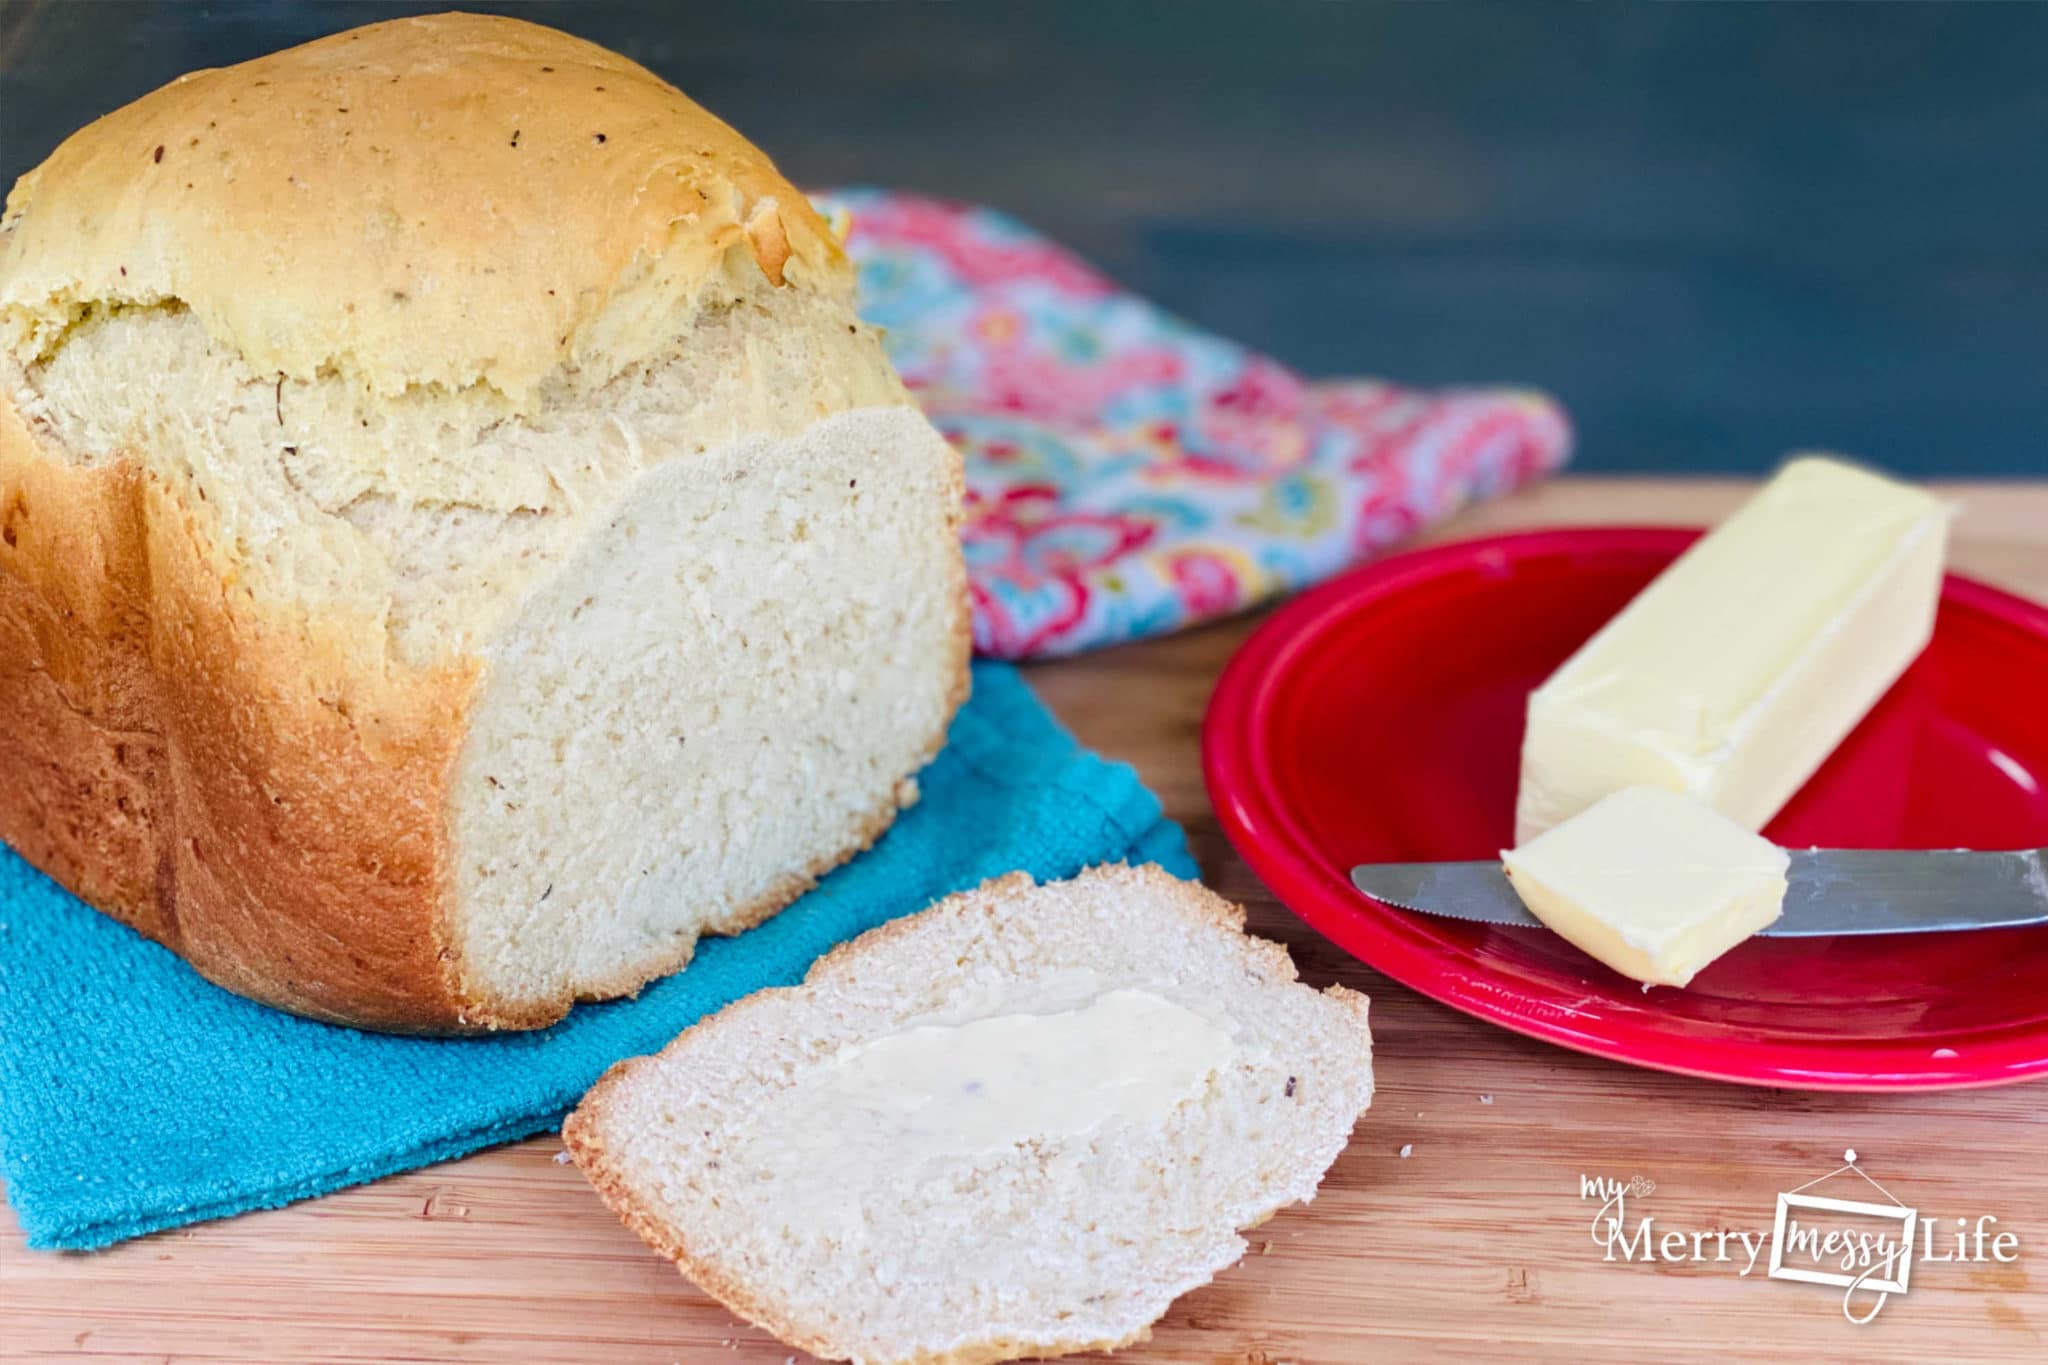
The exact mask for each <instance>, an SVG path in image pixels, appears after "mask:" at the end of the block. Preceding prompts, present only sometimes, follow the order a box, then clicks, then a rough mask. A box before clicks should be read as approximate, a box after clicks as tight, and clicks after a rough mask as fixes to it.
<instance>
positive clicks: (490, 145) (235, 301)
mask: <svg viewBox="0 0 2048 1365" xmlns="http://www.w3.org/2000/svg"><path fill="white" fill-rule="evenodd" d="M395 149H402V151H400V150H395ZM422 149H427V150H430V151H431V152H433V153H434V154H432V155H421V154H419V153H420V151H421V150H422ZM337 204H347V205H350V206H352V210H353V211H351V212H348V213H337V212H335V205H337ZM5 221H6V224H7V226H8V228H9V229H10V232H9V235H8V239H7V240H6V242H5V244H4V245H0V324H4V334H5V336H6V340H7V343H8V345H9V347H10V348H11V349H12V350H14V351H15V353H16V354H17V356H19V357H21V358H22V359H23V360H28V359H32V358H34V357H36V356H39V355H45V354H48V353H49V351H50V350H52V349H53V348H54V347H55V346H57V345H58V344H60V343H61V341H62V339H63V337H64V335H65V333H66V330H67V329H68V328H69V327H70V326H71V325H72V324H73V323H75V322H77V321H78V320H79V319H80V318H81V317H83V316H84V315H85V314H86V312H87V311H88V310H89V309H92V308H102V309H103V308H106V307H109V306H117V305H149V306H157V305H162V304H164V303H166V302H168V301H171V300H177V301H180V302H182V303H183V304H184V305H185V306H187V307H189V308H190V309H191V310H192V311H193V313H194V314H195V315H197V316H198V318H199V320H200V321H201V322H202V323H203V324H204V325H205V327H206V330H207V332H208V334H209V335H210V336H212V337H214V338H215V339H216V340H221V341H225V342H227V343H229V344H231V345H233V346H234V347H235V348H236V349H237V350H239V351H240V352H241V353H242V354H243V355H244V356H246V357H247V358H248V360H249V362H250V367H251V369H252V370H254V371H255V372H257V373H270V372H276V373H279V374H282V375H284V376H286V377H288V378H292V379H311V378H313V377H314V376H315V375H316V374H317V373H319V372H320V371H321V370H322V369H323V368H331V369H333V370H336V371H339V372H340V373H342V374H344V375H350V376H354V377H356V378H359V379H360V380H362V381H363V382H364V383H365V384H367V385H368V386H369V387H370V388H371V389H372V390H374V391H375V392H378V393H383V394H395V393H399V392H401V391H403V390H404V389H406V388H407V387H408V386H414V385H422V386H441V387H451V388H460V387H464V386H467V385H470V384H476V383H482V384H487V385H489V386H491V387H492V388H494V389H496V390H498V391H500V392H502V393H503V394H505V395H506V396H507V397H508V398H510V399H511V400H512V401H513V403H514V404H515V405H516V406H517V407H518V408H519V409H521V410H530V409H531V407H532V406H533V404H534V403H535V402H536V401H537V397H538V390H539V387H540V385H541V382H542V381H543V380H544V379H546V378H547V377H548V376H549V375H551V374H553V373H555V372H556V371H557V370H559V369H561V368H562V367H563V366H564V365H569V366H573V367H575V368H576V369H578V370H579V371H581V372H582V374H583V375H584V376H585V377H586V378H588V379H592V380H594V381H601V380H602V379H604V378H608V377H609V376H611V375H613V374H616V373H618V372H619V371H620V370H622V369H625V368H627V367H629V366H631V365H633V364H634V363H636V362H638V361H641V360H644V359H646V358H647V357H648V356H649V355H650V354H651V353H652V352H653V351H654V350H655V349H656V348H658V347H659V346H662V345H664V344H666V343H668V342H669V341H670V340H672V339H673V338H674V336H675V335H676V333H677V332H678V330H680V327H681V324H682V323H684V322H686V320H687V319H688V317H689V316H690V314H691V313H692V312H694V311H695V306H696V300H697V295H698V293H699V291H700V289H701V287H702V286H703V284H704V283H705V281H706V280H707V279H709V278H710V277H711V275H712V274H713V273H714V272H715V271H716V270H717V268H718V266H719V263H720V261H721V260H722V258H723V257H724V256H725V254H726V252H727V250H728V249H729V248H731V247H733V246H735V245H738V244H740V243H745V244H746V245H747V247H748V249H750V250H751V251H752V253H753V254H754V256H755V258H756V260H757V261H758V263H759V264H760V267H761V269H762V272H763V273H764V274H765V275H766V276H767V277H768V278H769V280H770V281H771V282H773V283H775V284H781V283H783V282H784V280H785V278H786V279H788V280H789V281H790V282H791V283H792V284H794V285H796V286H798V287H801V288H810V289H815V290H821V291H830V292H838V293H844V292H846V291H848V290H850V289H851V287H852V282H851V270H850V268H849V267H848V265H847V264H846V260H845V257H844V255H843V254H842V253H841V251H840V250H839V246H838V243H837V242H836V241H835V239H834V238H833V236H832V233H831V231H830V230H829V229H828V228H827V227H826V226H825V224H824V222H823V220H822V219H820V218H819V216H818V214H817V212H816V211H815V210H814V209H812V207H811V206H810V203H809V201H808V200H806V199H805V198H804V196H803V195H802V194H800V193H798V192H797V191H796V190H795V189H794V188H792V187H791V186H790V184H789V182H788V181H786V180H784V179H783V178H782V176H781V174H780V173H778V172H777V171H776V169H775V167H774V166H773V165H772V164H771V163H770V162H769V161H768V159H767V157H765V156H763V155H762V154H761V153H760V151H758V150H757V149H756V148H754V147H753V146H752V145H751V144H749V143H748V142H746V141H745V140H744V139H743V138H741V137H740V136H739V134H737V133H735V132H734V131H733V130H732V129H731V128H729V127H727V126H726V125H725V124H724V123H721V122H720V121H719V120H718V119H716V118H714V117H713V116H712V115H710V114H709V113H707V112H705V111H704V110H703V109H702V108H700V107H699V106H698V105H696V104H695V103H693V102H692V101H690V100H689V99H688V98H687V97H686V96H684V95H683V94H682V93H681V92H680V91H678V90H676V89H675V88H674V87H673V86H670V85H668V84H667V83H666V82H664V81H662V80H661V79H660V78H659V77H657V76H655V75H654V74H653V73H651V72H649V71H647V70H646V69H644V68H642V67H640V66H637V65H635V64H634V63H632V62H630V61H627V60H626V59H625V58H624V57H621V56H619V55H617V54H616V53H613V52H608V51H606V50H605V49H603V48H601V47H598V46H596V45H594V44H591V43H586V42H584V41H582V40H581V39H577V38H572V37H569V36H568V35H567V34H563V33H558V32H555V31H554V30H552V29H546V28H542V27H539V26H538V25H535V24H528V23H524V22H521V21H519V20H516V19H503V18H494V17H489V16H484V15H471V14H438V15H429V16H423V17H417V18H406V19H393V20H390V21H388V22H385V23H381V24H372V25H369V26H368V27H366V28H359V29H353V30H351V31H349V32H346V33H339V34H335V35H334V36H332V37H329V38H323V39H321V40H320V41H318V42H314V43H308V44H306V45H305V46H303V47H296V48H291V49H289V50H287V51H284V52H278V53H274V54H272V55H270V56H267V57H261V58H258V59H257V60H255V61H252V62H245V63H243V64H242V65H240V66H233V67H226V68H222V69H220V70H215V71H196V72H193V73H191V74H190V75H187V76H183V77H180V78H179V79H178V80H176V81H173V82H172V83H171V84H169V85H166V86H164V87H163V88H161V89H159V90H157V91H154V92H153V93H151V94H149V95H145V96H144V97H143V98H141V99H139V100H137V101H136V102H135V103H133V104H131V105H128V106H127V107H125V108H123V109H118V110H116V111H115V112H113V113H111V114H108V115H107V116H106V117H104V118H102V119H100V120H98V121H97V122H95V123H92V124H90V125H88V126H87V127H86V128H84V129H82V130H80V131H79V132H78V133H76V134H74V135H73V136H72V137H70V138H69V139H67V140H66V141H65V142H64V143H63V145H62V146H60V147H58V148H57V150H56V151H55V152H54V153H53V154H52V155H51V156H50V159H49V160H48V161H46V162H45V163H44V164H43V165H41V166H39V167H37V168H36V169H35V170H33V171H30V172H29V173H28V174H27V175H25V176H23V177H22V178H21V180H20V182H19V183H18V184H17V185H16V186H15V188H14V191H13V193H12V194H10V195H9V196H8V200H7V210H6V216H5Z"/></svg>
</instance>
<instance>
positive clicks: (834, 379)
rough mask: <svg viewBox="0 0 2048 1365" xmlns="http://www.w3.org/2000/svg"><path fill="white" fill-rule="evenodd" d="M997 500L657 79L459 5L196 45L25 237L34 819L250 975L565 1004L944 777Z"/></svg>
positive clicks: (7, 600) (736, 915) (5, 603)
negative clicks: (982, 493) (969, 508)
mask: <svg viewBox="0 0 2048 1365" xmlns="http://www.w3.org/2000/svg"><path fill="white" fill-rule="evenodd" d="M960 498H961V479H960V466H959V459H958V456H957V454H956V453H955V452H954V451H953V450H952V449H951V448H950V447H949V446H948V445H947V443H946V442H945V441H944V440H943V439H942V438H941V437H939V436H938V434H937V433H936V432H934V431H933V430H932V428H931V427H930V425H929V424H928V423H926V422H925V420H924V419H923V417H922V416H921V415H920V414H919V413H918V412H917V410H916V408H915V407H914V406H912V404H911V402H910V400H909V396H908V395H907V393H906V392H905V391H904V389H903V387H902V385H901V383H900V382H899V381H898V380H897V378H896V376H895V375H894V373H893V372H892V371H891V369H890V368H889V365H888V363H887V360H886V359H885V358H884V356H883V353H882V350H881V347H880V344H879V340H878V338H877V336H876V335H875V333H874V332H873V331H872V330H871V329H869V328H867V327H865V326H864V325H862V324H861V323H860V321H859V319H858V318H857V317H856V316H855V314H854V311H853V307H852V278H851V271H850V268H849V267H848V265H847V263H846V261H845V258H844V256H843V255H842V254H841V252H840V251H839V248H838V246H837V244H836V242H835V241H834V240H833V238H832V236H831V234H830V232H829V231H828V230H827V229H826V228H825V226H824V224H823V223H822V222H821V221H820V220H819V219H818V218H817V215H816V214H815V213H814V212H813V211H812V209H811V208H810V206H809V205H808V203H807V202H806V201H805V200H804V198H803V196H802V195H801V194H799V193H798V192H797V191H796V190H795V189H793V188H792V187H791V186H790V185H789V184H788V183H787V182H786V181H784V180H783V179H782V178H781V177H780V176H779V175H778V174H777V173H776V171H775V169H774V167H773V166H772V165H770V164H769V163H768V161H767V160H766V158H765V157H763V156H762V155H761V154H760V153H759V152H758V151H756V150H755V149H753V148H752V147H751V146H749V145H748V144H747V143H746V142H744V141H743V140H742V139H740V138H739V137H738V136H737V135H736V134H734V133H733V132H732V130H730V129H729V128H726V127H725V126H724V125H723V124H721V123H719V122H718V121H717V120H716V119H714V118H712V117H711V116H710V115H709V114H706V113H705V112H704V111H703V110H702V109H699V108H698V107H697V106H696V105H694V104H692V103H690V101H688V100H687V99H685V98H684V97H683V96H682V95H680V94H679V93H677V92H676V91H675V90H673V89H672V88H670V87H668V86H667V85H665V84H663V83H662V82H661V81H659V80H658V79H657V78H655V77H654V76H652V75H651V74H649V73H648V72H646V71H644V70H642V69H641V68H639V67H637V66H634V65H633V64H632V63H630V62H627V61H625V60H624V59H622V58H620V57H617V56H615V55H613V54H611V53H608V52H605V51H604V50H602V49H600V48H596V47H593V46H591V45H589V44H587V43H583V42H580V41H578V40H575V39H572V38H569V37H567V36H565V35H562V34H558V33H554V32H552V31H550V30H547V29H542V28H538V27H535V26H533V25H530V24H525V23H520V22H517V21H513V20H505V19H493V18H482V17H476V16H465V15H443V16H436V17H433V18H428V19H404V20H396V21H393V22H390V23H386V24H378V25H373V26H371V27H369V28H366V29H360V30H356V31H354V32H351V33H344V34H340V35H337V36H336V37H333V38H329V39H325V40H323V41H321V42H318V43H314V44H311V45H309V46H307V47H303V48H297V49H293V50H291V51H288V52H283V53H279V54H277V55H276V56H273V57H269V58H265V59H262V60H260V61H257V62H252V63H248V64H246V65H244V66H240V67H234V68H229V69H226V70H222V71H212V72H202V73H197V74H195V75H193V76H190V77H187V78H185V79H183V80H181V81H179V82H176V83H174V84H172V85H170V86H167V87H165V88H164V89H163V90H160V91H158V92H156V93H155V94H153V95H150V96H148V97H146V98H145V99H143V100H141V101H139V102H137V103H136V104H134V105H131V106H129V107H128V108H126V109H123V110H120V111H118V112H116V113H114V114H112V115H109V116H108V117H107V118H105V119H102V120H100V121H99V122H98V123H96V124H94V125H92V126H91V127H89V128H87V129H85V130H84V131H82V132H81V133H79V134H78V135H76V136H75V137H73V138H72V139H71V140H70V141H68V142H66V143H65V144H64V145H63V146H62V147H60V148H59V149H58V151H57V152H56V153H55V154H54V155H53V156H52V157H51V158H50V160H49V161H48V162H47V163H45V164H44V165H43V166H42V167H40V168H38V169H37V170H36V171H33V172H31V173H30V174H29V175H27V176H25V177H23V179H22V181H21V182H20V183H19V184H18V185H17V187H16V188H15V191H14V193H13V194H12V195H11V196H10V198H9V200H8V207H7V212H6V217H5V220H4V226H0V772H4V773H6V774H7V775H8V780H7V781H6V782H5V783H0V838H5V839H6V841H7V842H8V843H10V844H12V845H13V846H14V847H16V848H17V849H19V850H20V851H21V852H22V853H23V854H24V855H25V856H27V857H28V858H29V860H30V861H32V862H34V863H35V864H36V865H37V866H39V867H41V868H42V869H43V870H45V871H46V872H48V873H50V874H51V875H52V876H54V877H55V878H56V879H57V880H59V881H60V882H62V883H63V884H64V885H65V886H67V887H68V888H70V889H71V890H72V891H74V892H75V893H77V894H78V895H79V896H80V897H82V898H83V899H85V900H87V901H88V902H90V903H92V904H94V905H97V906H99V907H100V908H102V909H104V910H106V911H108V912H109V913H111V914H113V915H115V916H117V917H118V918H120V919H122V920H124V921H125V922H127V923H129V924H131V925H133V926H134V927H136V928H137V929H139V930H141V931H142V932H144V933H146V934H149V935H150V936H151V937H154V938H157V939H159V940H160V941H162V942H164V943H166V944H168V945H169V946H171V947H172V948H174V949H176V950H177V951H179V952H180V953H182V954H184V955H185V956H186V957H187V958H189V959H190V960H191V961H192V962H193V963H194V964H195V965H196V966H198V967H199V969H200V970H201V971H203V972H205V973H206V974H207V975H208V976H210V977H212V978H213V979H215V980H217V981H219V982H221V983H222V984H224V985H227V986H229V987H231V988H232V989H235V990H238V991H241V992H243V993H245V994H248V995H251V996H254V997H256V998H258V999H261V1000H265V1001H268V1002H270V1003H273V1004H277V1005H280V1006H283V1007H285V1008H288V1009H292V1010H296V1011H299V1012H302V1013H306V1014H311V1015H315V1016H318V1017H322V1018H327V1019H332V1020H337V1021H341V1022H347V1023H354V1024H359V1025H363V1026H367V1027H374V1028H385V1029H398V1030H418V1031H474V1030H480V1029H488V1028H502V1027H532V1026H538V1025H541V1024H545V1023H548V1022H551V1021H553V1020H555V1019H557V1018H559V1017H561V1015H562V1014H563V1013H564V1012H565V1011H566V1010H567V1009H568V1008H569V1007H570V1005H571V1004H572V1003H574V1002H575V1001H577V1000H581V999H595V998H604V997H609V996H615V995H619V994H623V993H627V992H631V991H633V990H635V989H637V988H638V987H639V986H641V985H642V984H644V983H645V982H646V981H648V980H649V979H650V978H652V977H654V976H657V975H659V974H662V973H664V972H668V971H672V970H675V969H676V968H678V967H680V966H682V965H683V964H684V963H685V962H686V961H687V960H688V958H689V956H690V953H691V950H692V947H693V945H694V944H695V942H696V940H697V938H698V936H699V935H701V934H705V933H724V932H732V931H735V930H738V929H741V928H744V927H746V926H747V925H749V924H752V923H755V922H757V921H758V920H760V919H761V918H763V917H765V916H767V915H769V914H772V913H773V912H774V911H775V910H777V909H779V908H780V907H781V906H783V905H785V904H787V903H788V902H789V901H790V900H792V899H793V898H794V897H796V896H797V895H798V894H800V893H801V892H802V891H803V890H804V889H805V888H806V887H808V886H809V885H810V884H811V882H812V880H813V879H814V878H815V877H816V876H817V875H818V874H819V873H821V872H823V871H824V870H825V869H827V868H829V867H831V866H832V865H834V864H835V863H837V862H839V861H841V860H843V859H844V858H846V857H847V856H849V855H850V854H852V853H853V852H855V851H857V850H859V849H860V848H863V847H865V846H866V845H867V844H868V843H869V842H871V841H872V840H873V839H874V838H875V837H876V836H877V835H878V834H879V833H880V832H881V831H882V830H883V829H885V828H886V827H887V826H888V824H889V822H890V821H891V819H892V818H893V816H894V814H895V812H896V811H897V810H898V809H899V808H900V807H901V806H902V805H904V804H906V803H907V802H908V801H910V800H912V799H913V798H914V795H915V783H914V773H915V771H916V769H917V768H918V767H919V766H920V765H921V764H922V763H923V762H924V761H926V760H927V759H928V758H929V757H930V756H931V755H932V754H933V753H934V752H936V750H937V748H938V746H939V744H940V742H941V740H942V738H943V734H944V730H945V727H946V724H947V722H948V720H949V719H950V717H951V715H952V713H953V711H954V709H955V708H956V707H957V706H958V704H959V703H960V701H961V700H962V698H963V697H964V695H965V690H966V678H967V673H966V668H967V639H968V637H967V605H966V594H965V574H964V568H963V565H962V563H961V557H960V551H959V548H958V535H957V533H958V522H959V516H960Z"/></svg>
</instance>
